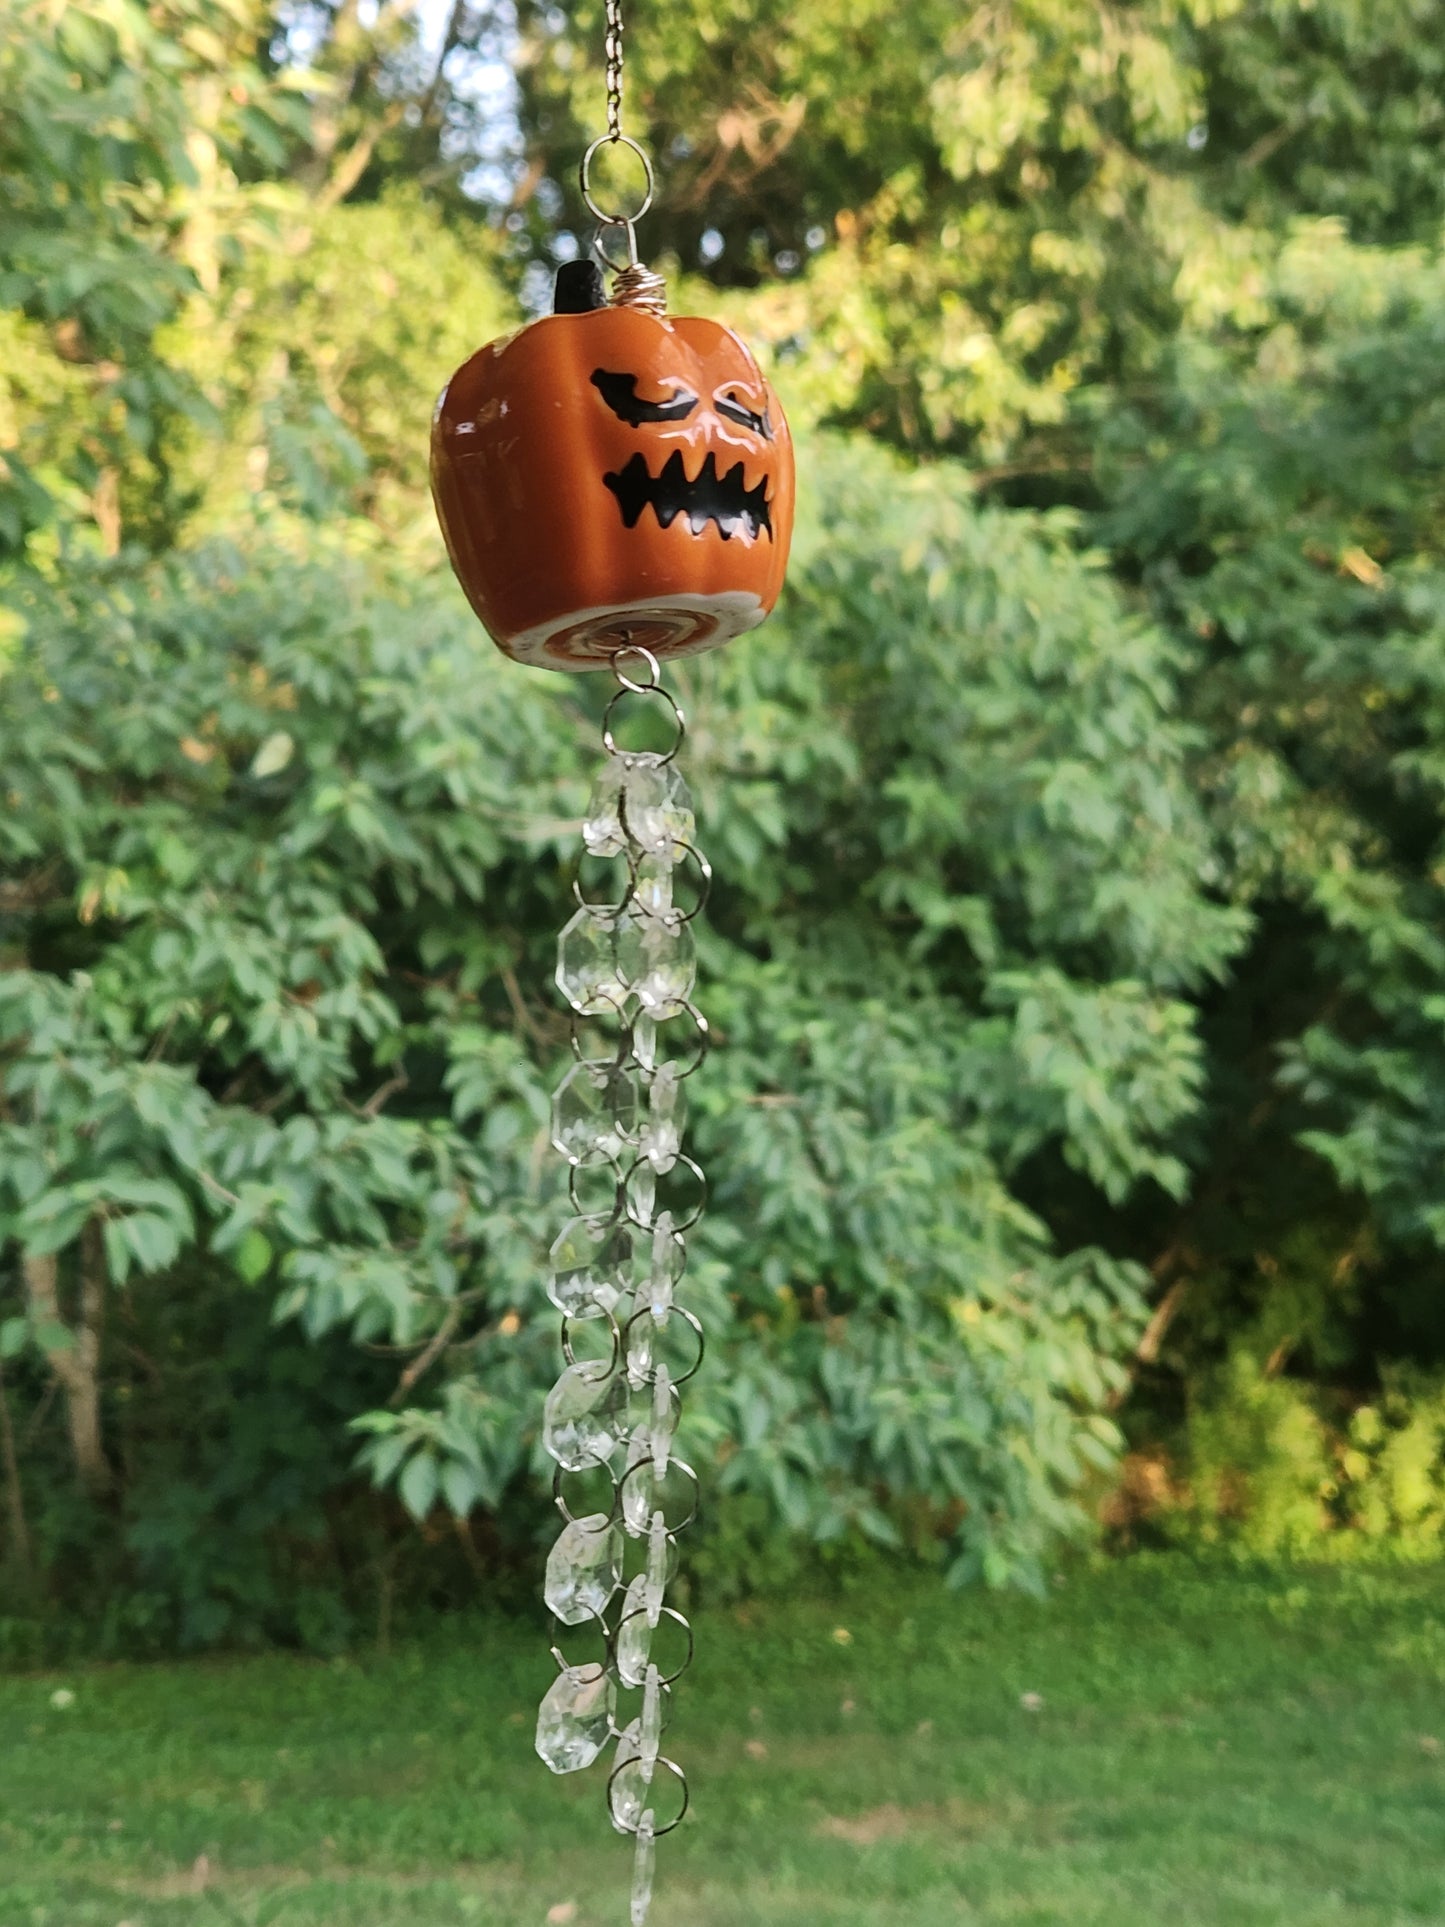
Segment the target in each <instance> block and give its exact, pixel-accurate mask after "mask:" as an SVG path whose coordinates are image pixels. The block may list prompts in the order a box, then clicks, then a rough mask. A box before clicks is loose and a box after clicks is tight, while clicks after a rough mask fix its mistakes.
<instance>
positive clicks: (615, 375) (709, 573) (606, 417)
mask: <svg viewBox="0 0 1445 1927" xmlns="http://www.w3.org/2000/svg"><path fill="white" fill-rule="evenodd" d="M432 487H433V493H434V495H435V499H436V505H437V513H438V516H439V518H440V521H441V525H442V530H443V533H444V535H445V537H446V543H447V549H448V552H449V554H450V556H451V561H452V567H453V568H454V569H455V571H456V573H457V576H458V578H459V580H460V582H461V584H462V587H463V588H464V589H465V590H466V593H467V597H468V599H469V600H470V602H471V605H472V607H473V609H474V610H475V611H476V613H477V615H478V616H479V617H480V618H481V620H482V622H483V623H484V624H485V625H486V628H487V630H488V632H489V633H490V635H491V636H492V638H493V640H494V641H495V642H496V643H497V644H498V646H499V647H500V648H501V649H503V650H504V651H505V652H506V654H507V655H509V656H512V657H514V658H515V659H516V660H517V661H519V662H526V663H533V664H536V665H537V666H539V667H543V668H554V669H594V668H599V667H606V666H607V664H609V663H610V662H611V660H612V658H613V657H614V656H615V655H616V654H617V652H618V650H619V649H625V648H628V647H629V646H638V645H640V646H642V647H644V648H646V649H649V650H650V651H651V652H652V654H653V655H654V656H656V657H657V658H658V659H659V660H664V659H666V658H667V657H670V656H682V655H690V654H693V653H695V652H696V651H698V650H700V649H710V648H713V647H715V646H716V645H717V644H719V643H723V642H727V641H728V640H729V639H730V638H731V637H733V636H736V635H741V634H742V632H743V631H744V630H746V629H752V628H754V627H756V625H757V624H758V623H760V622H761V621H762V620H763V618H764V617H765V616H766V615H767V614H768V612H769V611H770V610H771V608H772V606H773V604H774V603H775V602H776V601H777V598H778V591H779V590H780V589H781V587H782V583H783V575H784V571H785V570H786V568H787V561H788V540H789V537H790V535H791V533H792V522H793V450H792V441H791V438H790V437H789V434H788V426H787V423H786V421H785V420H784V419H783V411H782V408H781V406H780V405H779V403H778V398H777V396H776V395H775V394H774V393H773V390H772V388H771V386H770V385H769V384H768V382H767V381H766V380H765V379H764V377H763V374H762V372H761V370H760V369H759V368H758V365H757V362H756V361H755V360H754V359H753V356H752V354H751V353H750V352H749V350H748V349H747V348H746V347H745V346H744V345H743V343H742V341H740V340H739V338H738V337H737V335H735V334H734V333H733V332H732V330H731V329H730V328H724V327H722V326H720V325H719V324H718V323H717V322H715V321H708V320H702V319H696V318H685V319H679V320H669V319H667V318H666V317H665V316H664V315H662V314H659V313H658V312H657V311H656V308H655V307H654V306H653V305H651V304H649V305H645V306H644V305H632V304H630V303H628V302H627V301H626V300H625V299H624V300H622V301H619V302H618V303H616V304H615V305H607V306H599V307H597V308H594V309H591V310H590V311H588V312H584V313H561V314H552V315H548V316H546V317H545V318H544V319H543V320H540V321H534V322H533V323H532V324H531V326H530V327H526V328H523V329H522V330H521V332H520V333H518V334H515V335H513V336H511V337H510V338H509V339H507V340H504V341H497V342H493V343H492V344H491V345H490V346H488V347H486V348H483V349H482V350H481V351H480V352H479V353H478V354H475V355H473V356H472V358H471V360H470V361H468V362H467V363H466V364H465V365H464V366H463V367H461V368H459V369H458V370H457V373H456V374H455V375H454V376H453V377H452V379H451V381H450V383H449V384H448V386H447V388H446V391H445V393H444V394H443V396H442V398H441V401H440V402H439V404H438V406H437V412H436V420H435V424H434V427H433V431H432Z"/></svg>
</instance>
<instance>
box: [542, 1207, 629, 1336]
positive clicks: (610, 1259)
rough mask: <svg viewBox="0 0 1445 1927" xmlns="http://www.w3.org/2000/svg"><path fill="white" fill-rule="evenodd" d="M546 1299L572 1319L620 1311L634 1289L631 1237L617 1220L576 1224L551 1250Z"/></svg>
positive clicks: (569, 1225)
mask: <svg viewBox="0 0 1445 1927" xmlns="http://www.w3.org/2000/svg"><path fill="white" fill-rule="evenodd" d="M551 1258H552V1276H551V1279H550V1281H549V1283H548V1286H547V1296H548V1297H549V1298H550V1299H551V1300H552V1303H553V1304H554V1305H555V1306H556V1307H557V1309H558V1311H563V1312H566V1314H567V1316H568V1317H569V1318H598V1317H601V1316H602V1314H603V1313H604V1312H609V1311H615V1310H616V1308H617V1306H618V1305H619V1304H620V1303H621V1301H622V1299H623V1297H624V1296H625V1295H626V1293H627V1291H628V1288H629V1276H628V1274H629V1270H630V1267H631V1262H632V1234H631V1232H630V1231H629V1230H628V1228H627V1226H626V1225H625V1224H623V1223H622V1222H620V1220H618V1219H616V1218H572V1219H569V1220H568V1222H567V1223H566V1224H565V1225H563V1227H562V1229H561V1231H560V1232H559V1233H558V1234H557V1237H556V1239H555V1240H554V1241H553V1244H552V1252H551Z"/></svg>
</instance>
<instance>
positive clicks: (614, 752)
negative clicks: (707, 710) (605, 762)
mask: <svg viewBox="0 0 1445 1927" xmlns="http://www.w3.org/2000/svg"><path fill="white" fill-rule="evenodd" d="M619 680H620V678H619ZM624 696H660V697H661V698H662V700H663V701H664V702H665V703H666V704H667V706H668V708H669V709H670V710H671V711H672V720H673V722H674V723H676V725H677V740H676V742H674V744H673V746H672V748H671V749H670V750H668V752H667V754H666V755H665V756H658V758H657V766H658V768H659V769H661V768H662V767H663V766H664V765H665V764H667V763H670V762H671V761H672V760H673V758H674V757H675V756H676V755H677V752H678V751H679V750H680V749H681V748H682V746H683V743H684V742H685V741H686V739H687V718H686V717H685V716H684V715H683V713H682V710H681V709H680V708H679V706H678V703H677V699H676V698H675V697H674V696H673V695H672V693H671V692H670V691H669V690H666V689H664V688H663V687H662V685H661V683H658V684H656V685H655V686H654V687H652V688H650V689H649V688H643V689H634V688H632V687H631V686H630V685H629V684H627V683H623V685H622V687H621V689H619V690H618V691H617V692H616V693H615V694H614V695H613V697H612V699H611V701H610V702H609V703H608V705H607V707H606V709H604V710H603V712H602V747H603V748H604V749H605V750H606V751H607V754H608V755H609V756H625V755H626V754H627V753H628V752H627V751H626V750H621V749H619V748H618V747H617V738H616V737H615V736H614V735H613V734H612V714H613V711H614V710H615V709H616V708H617V705H618V704H619V703H620V702H621V701H622V699H623V697H624Z"/></svg>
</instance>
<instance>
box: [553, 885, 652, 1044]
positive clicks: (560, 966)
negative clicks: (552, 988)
mask: <svg viewBox="0 0 1445 1927" xmlns="http://www.w3.org/2000/svg"><path fill="white" fill-rule="evenodd" d="M621 921H622V919H621V918H620V917H619V916H618V915H617V913H616V912H614V911H611V910H606V909H601V908H598V907H596V906H593V905H588V904H584V905H583V907H582V908H581V909H580V910H579V911H578V912H577V914H576V915H575V916H574V917H573V918H572V919H571V920H570V922H568V923H567V924H566V926H565V927H564V929H563V931H562V934H561V936H560V937H559V938H558V939H557V988H558V989H559V990H560V991H561V993H562V995H563V996H564V997H565V998H566V999H567V1001H568V1003H569V1004H570V1005H571V1006H572V1008H573V1010H575V1011H576V1012H577V1014H578V1016H580V1017H595V1016H597V1015H598V1014H599V1013H600V1012H602V1011H604V1010H621V1008H622V1006H623V1004H624V1003H625V1002H626V1001H627V986H626V984H624V983H623V982H622V980H621V978H620V977H619V976H618V971H617V962H618V958H617V942H618V925H619V923H620V922H621ZM634 948H635V944H634Z"/></svg>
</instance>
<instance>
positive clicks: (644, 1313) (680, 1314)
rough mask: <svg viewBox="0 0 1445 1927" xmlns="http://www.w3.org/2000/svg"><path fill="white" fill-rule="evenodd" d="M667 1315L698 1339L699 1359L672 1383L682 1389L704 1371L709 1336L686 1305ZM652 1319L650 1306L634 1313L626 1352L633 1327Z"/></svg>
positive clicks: (625, 1330)
mask: <svg viewBox="0 0 1445 1927" xmlns="http://www.w3.org/2000/svg"><path fill="white" fill-rule="evenodd" d="M667 1315H668V1318H669V1319H673V1318H680V1319H681V1320H682V1322H683V1324H684V1325H688V1326H690V1327H691V1329H692V1332H693V1335H694V1337H695V1338H696V1339H697V1357H696V1358H695V1359H694V1360H693V1361H692V1363H691V1365H689V1366H688V1368H687V1370H686V1371H685V1372H679V1373H678V1375H677V1376H676V1378H674V1379H673V1381H672V1382H673V1385H674V1387H676V1388H679V1389H680V1388H681V1387H682V1386H684V1385H686V1383H687V1382H688V1380H689V1379H690V1378H696V1377H697V1375H698V1373H699V1372H700V1371H701V1370H702V1361H703V1354H704V1353H705V1352H706V1350H707V1336H706V1334H705V1332H704V1331H703V1328H702V1320H701V1319H700V1318H699V1317H698V1315H697V1313H696V1312H695V1311H690V1310H689V1309H688V1307H687V1306H686V1305H679V1304H677V1303H673V1304H671V1305H669V1306H668V1308H667ZM651 1317H652V1307H651V1306H650V1305H642V1306H640V1307H639V1308H638V1310H636V1311H635V1312H633V1314H632V1316H631V1317H630V1318H629V1319H628V1321H627V1323H626V1325H625V1326H624V1327H623V1330H622V1341H623V1350H624V1352H630V1351H631V1350H632V1327H633V1326H634V1325H635V1324H636V1323H637V1321H638V1319H639V1318H651ZM655 1322H656V1321H655V1320H654V1323H655ZM646 1463H647V1461H646V1460H643V1459H639V1461H638V1464H639V1465H642V1464H646ZM672 1463H673V1464H675V1463H676V1461H675V1460H673V1461H672ZM632 1469H633V1470H635V1469H636V1468H635V1467H634V1468H632ZM623 1476H624V1478H625V1477H627V1476H629V1475H628V1474H624V1475H623ZM669 1530H676V1531H681V1527H676V1528H672V1527H670V1528H669Z"/></svg>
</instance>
